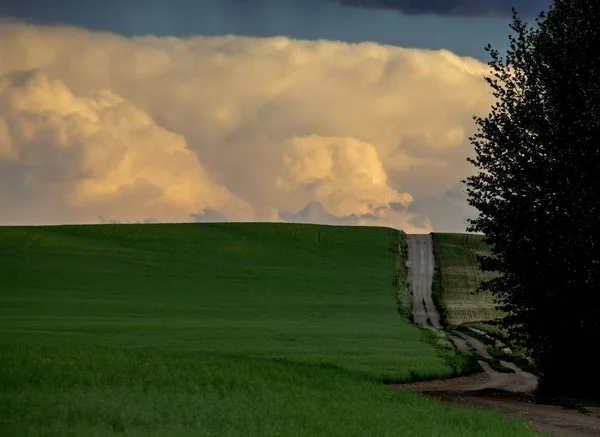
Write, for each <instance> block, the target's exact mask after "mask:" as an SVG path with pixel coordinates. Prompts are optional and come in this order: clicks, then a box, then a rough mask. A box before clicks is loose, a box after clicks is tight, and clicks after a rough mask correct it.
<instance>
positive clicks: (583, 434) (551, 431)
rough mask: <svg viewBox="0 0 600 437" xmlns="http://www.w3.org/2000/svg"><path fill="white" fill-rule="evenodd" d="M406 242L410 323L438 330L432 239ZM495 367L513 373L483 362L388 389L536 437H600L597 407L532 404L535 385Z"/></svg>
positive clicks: (483, 352)
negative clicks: (514, 419)
mask: <svg viewBox="0 0 600 437" xmlns="http://www.w3.org/2000/svg"><path fill="white" fill-rule="evenodd" d="M406 241H407V246H408V262H407V264H408V283H409V287H410V289H411V292H412V296H413V318H414V322H415V323H416V324H419V325H426V326H430V327H433V328H436V329H442V328H443V327H442V326H441V323H440V315H439V312H438V311H437V308H436V307H435V304H434V303H433V298H432V284H433V273H434V269H435V263H434V257H433V242H432V237H431V234H429V235H407V236H406ZM447 336H448V338H449V339H450V340H451V341H452V342H453V343H454V345H455V346H456V348H457V349H458V350H460V351H461V352H464V353H471V352H472V350H474V351H475V353H477V354H478V355H480V356H482V357H484V358H491V357H490V354H489V352H488V350H487V346H486V345H485V344H484V343H483V342H482V341H480V340H479V339H477V338H475V337H474V336H471V335H467V334H465V333H463V332H458V331H453V332H451V333H449V332H447ZM500 363H501V364H502V365H503V366H505V367H509V368H511V369H512V370H514V373H501V372H497V371H496V370H494V369H493V368H492V367H491V366H490V365H489V364H488V363H487V362H486V361H479V364H480V365H481V367H482V368H483V369H484V373H479V374H475V375H469V376H464V377H459V378H450V379H446V380H435V381H420V382H416V383H411V384H392V385H389V386H388V387H389V388H392V389H394V388H400V389H404V390H409V391H415V392H420V393H423V394H425V395H427V396H430V397H432V398H434V399H438V400H440V401H443V402H447V403H452V404H458V405H473V406H477V407H480V408H489V409H494V410H499V411H502V412H504V413H507V414H511V415H514V416H518V417H521V418H523V419H525V420H527V421H530V422H531V423H532V428H533V429H534V430H535V431H536V432H541V433H546V434H547V435H552V436H562V437H588V436H599V435H600V408H597V407H589V408H588V412H587V413H581V412H579V411H574V410H565V409H564V408H561V407H558V406H554V405H543V404H537V403H535V398H534V396H533V395H532V394H531V391H532V390H533V389H534V388H535V387H536V385H537V377H536V376H535V375H533V374H531V373H528V372H524V371H523V370H521V369H520V368H518V367H517V366H516V365H514V364H513V363H509V362H506V361H500Z"/></svg>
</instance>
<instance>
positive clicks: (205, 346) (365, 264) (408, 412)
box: [0, 224, 531, 437]
mask: <svg viewBox="0 0 600 437" xmlns="http://www.w3.org/2000/svg"><path fill="white" fill-rule="evenodd" d="M401 240H402V234H400V233H398V232H396V231H393V230H390V229H385V228H356V227H353V228H346V227H327V226H316V225H314V226H313V225H284V224H178V225H150V224H148V225H100V226H61V227H29V228H26V227H21V228H18V227H3V228H0V266H1V267H0V435H2V436H3V437H4V436H6V437H8V436H19V437H20V436H75V435H77V436H80V435H81V436H109V435H120V436H208V435H212V436H268V435H272V436H277V435H281V436H292V435H295V436H311V435H324V436H338V435H339V436H365V435H378V436H386V435H389V436H392V435H424V434H425V435H428V436H479V435H487V436H519V435H531V433H530V431H528V430H527V429H525V427H524V426H523V423H522V422H520V421H518V420H516V419H510V418H506V417H504V416H501V415H499V414H496V413H492V412H475V411H474V410H471V409H457V408H454V407H449V406H442V405H439V404H437V403H435V402H433V401H430V400H427V399H425V398H422V397H419V396H417V395H412V394H409V393H406V392H404V391H399V390H398V391H391V390H389V389H386V388H385V387H384V386H383V385H382V384H381V382H382V381H409V380H411V379H414V378H431V377H443V376H449V375H452V374H453V373H456V371H457V369H458V370H459V368H460V365H461V363H462V362H463V361H461V360H462V358H461V357H459V356H457V355H454V353H452V352H449V351H443V350H441V349H440V348H439V347H437V346H435V345H433V344H431V343H430V342H429V341H427V338H428V337H427V336H426V334H425V332H424V331H423V330H422V329H419V328H417V327H415V326H413V325H411V324H410V323H409V322H408V320H407V318H406V317H401V316H400V315H399V314H398V301H397V293H398V291H399V290H398V288H399V287H398V286H397V285H396V281H395V279H396V276H397V273H398V272H397V269H396V266H397V265H402V264H403V260H399V259H398V258H397V257H398V244H399V242H400V241H401ZM402 241H403V240H402ZM399 285H400V291H402V290H401V288H402V286H403V285H404V278H401V280H400V281H399Z"/></svg>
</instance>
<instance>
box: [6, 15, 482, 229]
mask: <svg viewBox="0 0 600 437" xmlns="http://www.w3.org/2000/svg"><path fill="white" fill-rule="evenodd" d="M487 71H488V69H487V67H486V65H485V64H482V63H481V62H479V61H476V60H474V59H471V58H460V57H458V56H455V55H454V54H452V53H450V52H448V51H444V50H441V51H425V50H418V49H406V48H398V47H392V46H381V45H377V44H372V43H364V44H346V43H341V42H331V41H299V40H291V39H288V38H262V39H260V38H246V37H233V36H226V37H196V38H190V39H177V38H156V37H143V38H134V39H127V38H124V37H121V36H117V35H114V34H109V33H94V32H89V31H86V30H82V29H75V28H69V27H44V26H36V25H28V24H22V23H18V22H7V21H5V22H0V202H2V205H3V208H2V212H1V213H0V223H2V224H8V223H28V224H33V223H65V222H88V223H89V222H98V221H99V220H100V218H99V217H102V220H105V221H110V220H119V221H144V220H157V221H211V220H215V221H222V220H225V219H227V220H236V221H246V220H247V221H255V220H259V221H262V220H273V221H281V220H292V221H305V220H313V221H314V220H317V221H321V222H327V223H350V222H351V223H356V224H373V225H386V226H394V227H399V228H403V229H405V230H407V231H410V232H426V231H429V230H431V228H432V226H433V227H434V228H436V229H438V230H461V229H456V226H457V223H459V222H460V221H461V220H462V219H463V217H464V216H465V215H467V214H469V213H471V211H470V210H469V209H468V208H467V207H466V203H465V202H464V199H460V200H459V201H457V200H456V199H457V196H456V195H455V193H454V191H451V193H452V194H451V195H448V194H445V193H448V192H449V190H451V189H452V188H453V187H455V185H456V184H457V182H458V181H459V180H460V179H462V178H463V177H464V176H465V175H466V174H467V173H468V172H469V171H470V169H469V166H468V164H467V163H466V162H465V158H466V156H467V155H469V154H470V153H471V146H470V145H469V142H468V136H469V135H470V134H471V133H472V132H473V130H474V125H473V122H472V115H474V114H481V113H484V112H487V111H488V110H489V107H490V104H491V103H492V100H491V96H490V93H489V90H488V89H487V85H486V84H485V82H484V81H483V80H482V76H483V75H484V74H486V73H487ZM431 199H436V200H437V202H434V201H432V200H431ZM444 202H448V204H449V205H451V209H449V214H451V215H452V216H451V217H447V218H446V217H444V214H443V213H441V212H440V211H443V208H444V206H443V205H444V204H445V203H444ZM412 205H416V206H418V208H416V209H415V211H414V212H413V211H411V206H412ZM427 205H430V206H429V207H428V206H427ZM428 208H429V209H428ZM450 211H451V212H450Z"/></svg>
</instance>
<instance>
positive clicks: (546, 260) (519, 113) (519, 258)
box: [466, 0, 600, 395]
mask: <svg viewBox="0 0 600 437" xmlns="http://www.w3.org/2000/svg"><path fill="white" fill-rule="evenodd" d="M536 24H537V25H536V26H530V25H528V24H527V23H525V22H523V21H522V20H521V19H520V18H519V17H518V14H517V13H516V12H515V11H514V9H513V21H512V24H511V26H510V27H511V29H512V30H513V34H511V35H510V36H509V42H510V44H509V46H510V48H509V49H508V50H507V53H506V55H505V56H501V55H500V53H499V51H498V50H495V49H493V48H492V47H491V46H490V45H488V46H487V47H486V51H487V52H488V53H489V54H490V56H491V59H492V60H491V61H490V62H489V63H488V65H489V66H490V70H491V71H490V73H491V75H490V76H489V77H487V78H486V81H487V82H488V83H489V85H490V86H491V88H492V89H493V94H494V96H495V97H496V103H495V104H494V105H493V106H492V108H491V113H490V114H489V115H488V116H487V117H474V119H475V122H476V125H477V132H476V133H475V134H474V136H473V137H472V138H471V142H472V143H473V145H474V148H475V157H474V158H470V159H469V162H471V163H472V164H473V165H474V166H475V168H476V172H475V174H474V176H471V177H469V178H467V180H466V183H467V194H468V201H469V204H470V205H472V206H474V207H475V208H476V209H477V210H478V211H479V215H478V217H477V218H475V219H473V220H470V223H469V230H470V231H475V232H482V233H484V234H485V238H486V240H487V242H488V243H490V244H491V245H492V256H490V257H481V258H480V264H481V267H482V269H484V270H487V271H496V272H499V273H500V275H499V276H498V277H497V278H495V279H492V280H490V281H487V282H484V283H483V284H482V286H481V287H480V290H489V291H490V292H491V293H492V294H493V295H494V298H495V301H496V303H497V304H498V305H499V306H500V308H501V309H503V310H504V313H505V314H506V316H505V318H503V319H502V320H501V321H500V323H501V324H502V325H504V326H505V327H507V328H508V329H509V331H510V332H511V334H512V336H513V338H514V339H515V341H516V342H518V343H519V344H521V345H523V346H525V347H527V348H528V349H529V350H530V351H531V352H532V353H533V357H534V359H535V361H536V364H537V366H538V368H539V369H540V372H541V374H540V376H541V378H540V386H539V390H540V391H541V392H546V393H554V394H574V395H575V394H577V395H581V394H586V393H594V394H596V395H597V393H598V392H600V391H599V389H600V372H598V365H597V363H596V361H595V359H594V355H595V352H596V349H597V348H598V346H599V345H600V308H599V307H600V3H599V1H598V0H595V1H592V0H555V2H554V4H553V5H552V6H551V7H550V9H549V10H548V12H547V13H541V14H540V16H539V17H538V18H537V19H536Z"/></svg>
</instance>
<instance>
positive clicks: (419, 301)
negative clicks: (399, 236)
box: [406, 234, 442, 329]
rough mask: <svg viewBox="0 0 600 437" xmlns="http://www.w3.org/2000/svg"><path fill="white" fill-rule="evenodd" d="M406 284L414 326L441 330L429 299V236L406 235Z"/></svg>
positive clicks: (430, 247)
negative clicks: (409, 290) (426, 326)
mask: <svg viewBox="0 0 600 437" xmlns="http://www.w3.org/2000/svg"><path fill="white" fill-rule="evenodd" d="M406 243H407V245H408V284H409V286H410V288H411V290H412V296H413V317H414V321H415V323H416V324H419V325H431V326H433V327H434V328H436V329H441V328H442V325H441V324H440V314H439V313H438V310H437V308H436V306H435V305H434V303H433V299H432V297H431V286H432V283H433V271H434V267H435V263H434V260H433V242H432V239H431V234H423V235H414V234H413V235H407V236H406Z"/></svg>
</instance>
